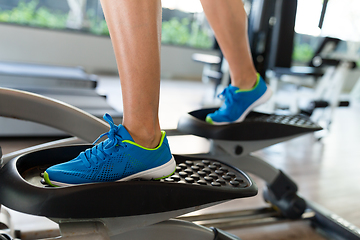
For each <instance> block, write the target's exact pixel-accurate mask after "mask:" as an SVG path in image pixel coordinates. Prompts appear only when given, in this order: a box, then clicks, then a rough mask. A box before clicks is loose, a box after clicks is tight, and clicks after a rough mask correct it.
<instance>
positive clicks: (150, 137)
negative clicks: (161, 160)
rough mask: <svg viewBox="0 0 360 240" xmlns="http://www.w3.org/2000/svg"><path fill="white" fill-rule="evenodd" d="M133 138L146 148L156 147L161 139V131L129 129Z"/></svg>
mask: <svg viewBox="0 0 360 240" xmlns="http://www.w3.org/2000/svg"><path fill="white" fill-rule="evenodd" d="M127 130H128V132H129V133H130V135H131V137H132V138H133V140H134V142H135V143H137V144H139V145H140V146H142V147H145V148H156V147H157V146H158V145H159V143H160V140H161V135H162V134H161V131H160V129H159V130H158V131H152V130H151V131H148V130H145V129H142V130H141V131H139V130H137V131H131V130H129V129H127Z"/></svg>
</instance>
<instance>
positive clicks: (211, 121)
mask: <svg viewBox="0 0 360 240" xmlns="http://www.w3.org/2000/svg"><path fill="white" fill-rule="evenodd" d="M205 121H206V122H207V123H210V124H214V122H213V120H212V119H211V117H210V116H206V119H205Z"/></svg>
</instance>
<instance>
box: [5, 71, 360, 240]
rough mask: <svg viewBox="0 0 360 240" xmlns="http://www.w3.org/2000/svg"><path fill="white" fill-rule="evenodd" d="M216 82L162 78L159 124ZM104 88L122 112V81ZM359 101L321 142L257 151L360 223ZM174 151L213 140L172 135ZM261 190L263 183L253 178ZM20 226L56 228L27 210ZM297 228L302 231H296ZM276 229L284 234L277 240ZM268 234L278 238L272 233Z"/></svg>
mask: <svg viewBox="0 0 360 240" xmlns="http://www.w3.org/2000/svg"><path fill="white" fill-rule="evenodd" d="M210 89H211V86H205V85H204V84H202V83H199V82H186V81H167V80H164V81H162V84H161V100H160V101H161V102H160V122H161V126H162V128H163V129H173V128H176V125H177V120H178V119H179V117H180V116H181V115H182V114H184V113H186V112H188V111H191V110H195V109H197V108H199V107H201V105H202V101H203V99H204V97H205V98H206V96H207V94H208V92H209V90H210ZM99 91H100V92H102V93H106V94H108V101H109V103H110V104H111V105H113V106H114V107H115V108H116V109H118V110H119V111H121V110H122V103H121V94H120V85H119V82H118V81H117V79H114V78H108V77H104V78H102V81H101V82H100V84H99ZM359 123H360V104H358V105H356V104H352V106H351V107H349V108H338V109H336V111H335V114H334V118H333V123H332V125H331V129H330V132H329V133H328V134H327V135H326V136H325V137H324V138H322V139H321V140H320V141H317V139H316V138H315V137H314V136H313V135H312V134H309V135H306V136H303V137H300V138H297V139H294V140H291V141H288V142H285V143H280V144H277V145H274V146H271V147H268V148H266V149H263V150H261V151H258V152H256V153H255V154H256V155H257V156H260V157H262V158H264V159H266V160H267V161H268V162H270V163H271V164H273V165H274V166H275V167H277V168H280V169H282V170H283V171H284V172H286V173H287V174H288V175H290V176H291V177H292V178H293V179H294V180H295V181H296V182H297V184H298V186H299V192H300V194H301V195H302V196H304V197H305V198H307V199H309V200H312V201H314V202H317V203H319V204H321V205H322V206H324V207H326V208H327V209H329V210H331V211H333V212H334V213H336V214H337V215H339V216H341V217H343V218H345V219H346V220H347V221H349V222H351V223H353V224H355V225H356V226H357V227H360V203H359V199H360V185H359V184H358V183H359V182H360V174H359V171H360V164H359V163H360V161H359V160H360V147H359V146H360V124H359ZM46 140H47V139H28V140H26V139H17V140H16V139H12V140H11V141H8V140H7V139H0V144H1V146H3V150H4V152H5V153H6V152H10V151H13V150H15V149H19V148H23V147H25V146H29V145H33V144H37V143H38V142H41V141H46ZM169 142H170V146H171V149H172V152H173V153H176V154H181V153H197V152H203V151H206V150H208V148H209V143H208V142H207V141H206V140H204V139H201V138H198V137H194V136H176V137H175V136H174V137H169ZM254 179H255V181H256V182H257V184H258V186H259V188H260V189H261V188H262V187H263V185H264V183H263V181H262V180H260V179H258V178H256V177H254ZM260 206H265V203H264V202H263V200H262V196H261V193H260V194H259V195H258V196H256V197H253V198H249V199H239V200H234V201H231V202H228V203H224V204H221V205H218V206H215V207H212V208H208V209H206V210H202V211H201V212H203V213H209V212H219V211H232V210H238V209H248V208H256V207H260ZM13 220H14V222H15V227H16V228H18V229H22V230H29V229H34V228H38V227H39V228H48V229H52V228H53V227H56V225H55V224H53V223H52V222H51V221H49V220H47V219H43V218H38V217H32V216H28V215H24V214H14V215H13ZM295 229H299V230H298V231H295ZM229 231H230V232H233V233H234V234H236V235H238V236H240V237H242V239H263V238H264V237H265V236H266V238H267V239H321V238H318V237H315V235H314V233H313V232H312V229H311V228H309V227H308V226H304V225H301V224H300V225H299V224H298V225H297V227H295V225H280V226H277V227H274V226H272V227H263V228H256V229H246V230H245V229H230V230H229ZM276 232H284V233H285V234H283V235H282V237H280V235H277V238H274V236H275V235H269V234H275V233H276ZM269 236H273V237H270V238H269Z"/></svg>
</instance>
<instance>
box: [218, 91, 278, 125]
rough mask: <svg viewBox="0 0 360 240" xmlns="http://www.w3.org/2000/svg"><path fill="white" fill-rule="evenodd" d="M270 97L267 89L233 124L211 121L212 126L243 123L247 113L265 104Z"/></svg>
mask: <svg viewBox="0 0 360 240" xmlns="http://www.w3.org/2000/svg"><path fill="white" fill-rule="evenodd" d="M271 95H272V90H271V89H270V87H268V88H267V89H266V91H265V92H264V94H263V95H262V96H261V97H260V98H259V99H258V100H256V101H255V102H253V103H252V104H251V105H250V106H249V107H248V108H247V109H246V110H245V111H244V112H243V114H242V115H241V116H240V117H239V118H238V119H236V120H235V121H233V122H214V121H213V125H226V124H231V123H239V122H242V121H244V119H245V118H246V116H247V115H248V114H249V112H250V111H251V110H253V109H254V108H255V107H257V106H259V105H261V104H263V103H266V102H267V101H268V100H269V99H270V97H271Z"/></svg>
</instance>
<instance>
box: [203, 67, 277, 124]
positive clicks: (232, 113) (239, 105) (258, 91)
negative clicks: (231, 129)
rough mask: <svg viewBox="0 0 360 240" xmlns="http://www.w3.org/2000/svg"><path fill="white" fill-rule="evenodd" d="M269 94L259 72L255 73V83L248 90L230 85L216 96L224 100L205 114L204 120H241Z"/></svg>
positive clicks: (212, 121)
mask: <svg viewBox="0 0 360 240" xmlns="http://www.w3.org/2000/svg"><path fill="white" fill-rule="evenodd" d="M271 95H272V91H271V89H270V88H269V87H268V86H267V85H266V83H265V81H264V80H263V79H262V77H261V76H260V74H257V80H256V84H255V86H254V87H253V88H252V89H250V90H241V89H239V88H238V87H235V86H232V85H230V86H229V87H227V88H225V89H224V91H223V92H222V93H221V94H219V96H218V97H220V98H222V99H225V102H224V103H223V105H222V106H221V107H220V108H219V109H218V110H217V111H216V112H214V113H210V114H208V115H207V116H206V122H208V123H210V124H214V125H224V124H229V123H237V122H242V121H243V120H244V119H245V117H246V116H247V115H248V113H249V112H250V111H251V110H252V109H254V108H255V107H257V106H259V105H261V104H263V103H265V102H266V101H267V100H269V98H270V97H271Z"/></svg>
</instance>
